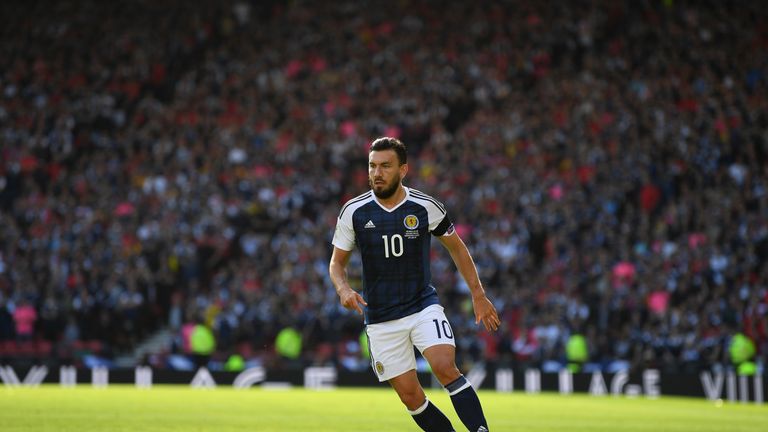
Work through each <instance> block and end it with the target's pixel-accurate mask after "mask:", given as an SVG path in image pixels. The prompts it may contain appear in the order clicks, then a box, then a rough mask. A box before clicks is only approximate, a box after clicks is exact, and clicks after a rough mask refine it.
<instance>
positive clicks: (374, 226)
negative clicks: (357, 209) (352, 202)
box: [365, 220, 376, 228]
mask: <svg viewBox="0 0 768 432" xmlns="http://www.w3.org/2000/svg"><path fill="white" fill-rule="evenodd" d="M365 228H376V225H374V224H373V221H372V220H369V221H368V223H367V224H365Z"/></svg>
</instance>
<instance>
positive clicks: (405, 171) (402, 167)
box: [400, 163, 408, 178]
mask: <svg viewBox="0 0 768 432" xmlns="http://www.w3.org/2000/svg"><path fill="white" fill-rule="evenodd" d="M406 174H408V164H407V163H404V164H402V165H400V178H404V177H405V175H406Z"/></svg>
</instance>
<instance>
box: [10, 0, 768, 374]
mask: <svg viewBox="0 0 768 432" xmlns="http://www.w3.org/2000/svg"><path fill="white" fill-rule="evenodd" d="M0 17H1V18H0V22H1V23H2V29H0V32H2V42H1V43H0V143H1V144H0V145H1V147H0V209H2V210H1V211H0V340H2V341H14V342H18V343H22V342H24V341H44V342H46V343H47V344H48V345H46V346H50V349H52V350H54V351H55V356H54V357H56V358H58V359H60V360H61V361H66V360H71V359H75V360H76V354H74V349H73V348H72V347H74V346H82V344H81V345H77V344H78V343H81V342H82V341H98V342H99V345H98V351H99V355H101V356H103V357H104V358H107V359H109V358H114V357H115V356H117V355H118V354H120V353H125V352H129V351H130V350H131V349H133V348H135V347H136V346H137V344H138V343H140V342H142V341H143V340H145V339H146V338H147V337H149V336H150V335H152V334H153V333H154V332H156V331H157V330H158V329H161V328H170V329H171V330H172V331H173V332H174V334H175V335H176V337H175V338H174V339H173V342H172V343H170V344H168V346H166V347H165V348H164V349H163V350H162V351H161V352H160V353H159V354H157V355H153V356H150V357H148V358H147V359H145V360H144V361H146V362H149V363H150V364H153V365H156V366H160V367H167V366H168V367H172V365H171V362H169V361H168V359H169V358H172V357H173V356H175V355H187V354H189V355H192V354H194V353H192V352H191V346H190V338H191V334H192V332H191V329H192V328H193V327H194V326H204V327H205V328H207V329H209V330H210V331H211V332H212V336H213V338H214V339H215V348H211V349H209V350H207V351H208V352H206V353H205V354H206V355H210V360H211V361H213V362H216V361H221V362H224V361H226V359H227V358H230V357H231V356H232V355H238V356H240V357H242V358H243V359H244V360H245V361H246V362H251V363H256V364H264V365H267V366H271V367H279V366H281V365H285V364H293V363H285V362H282V361H281V358H280V357H281V356H280V350H277V351H276V349H275V346H276V344H275V341H276V339H277V338H278V335H279V333H280V332H281V331H282V330H284V329H294V330H296V334H298V335H299V337H300V339H301V344H300V346H301V349H300V352H298V353H296V355H292V357H294V358H293V360H295V363H297V364H338V365H340V366H342V367H347V368H351V369H365V368H366V367H368V366H367V363H366V359H365V355H364V353H365V349H364V347H363V346H361V345H364V341H361V339H360V338H359V335H360V332H361V330H362V323H361V320H360V318H359V317H358V316H357V315H354V314H352V313H350V312H348V311H346V310H344V309H343V308H342V307H341V306H340V305H339V303H338V298H337V296H336V294H335V292H334V289H333V286H332V284H331V283H330V280H329V279H328V276H327V266H328V259H329V257H330V251H331V246H330V240H331V236H332V233H333V227H334V225H335V221H336V216H337V214H338V211H339V209H340V206H341V204H343V202H344V201H346V200H347V199H349V198H351V197H354V196H356V195H358V194H360V193H362V192H363V191H365V190H366V188H367V187H368V185H367V177H366V176H367V172H366V165H367V164H366V160H367V146H368V144H369V143H370V142H371V141H372V139H374V138H375V137H378V136H382V135H387V136H396V137H399V138H400V139H401V140H403V141H404V142H405V144H406V145H407V146H408V147H409V152H410V159H409V162H410V164H411V171H410V174H409V176H408V177H407V178H406V179H405V183H406V184H407V185H408V186H411V187H415V188H417V189H420V190H422V191H424V192H426V193H428V194H430V195H433V196H435V197H437V198H438V199H440V200H442V201H443V202H444V203H445V205H446V207H447V208H448V211H449V214H450V215H451V216H452V218H453V220H454V221H455V223H456V225H457V230H458V232H459V233H460V234H461V235H462V237H463V238H464V240H465V242H466V243H467V244H468V246H469V247H470V250H471V252H472V254H473V257H474V259H475V261H476V263H477V266H478V269H479V271H480V274H481V279H482V280H483V282H484V285H485V288H486V291H487V292H488V294H489V296H490V298H491V299H493V301H494V302H495V303H496V306H497V308H498V309H499V311H500V313H501V315H502V318H503V325H502V328H501V329H500V331H499V332H498V333H495V334H488V333H485V332H483V331H481V330H480V328H479V327H478V326H476V325H475V324H474V317H473V315H472V310H471V302H470V299H469V297H468V290H467V289H466V287H465V286H464V284H463V282H462V280H461V278H460V276H459V275H458V273H457V272H456V270H455V268H454V267H453V264H452V262H451V261H450V257H449V256H448V255H447V253H445V252H444V251H443V250H441V249H440V247H439V246H438V245H435V248H434V253H433V272H432V273H433V282H434V284H435V286H436V287H437V290H438V294H439V295H440V298H441V301H442V303H443V304H444V305H445V306H446V312H447V314H448V316H449V319H450V320H451V322H452V325H453V328H454V332H455V335H456V338H457V346H458V359H459V362H460V366H461V367H462V368H464V369H469V368H471V367H473V366H474V365H477V364H495V365H501V366H512V367H543V368H545V369H547V370H550V369H551V370H557V369H558V368H560V367H563V365H565V364H566V363H569V361H570V360H572V359H569V358H568V350H567V349H566V347H567V345H568V343H569V340H571V339H572V338H573V336H574V335H580V336H583V339H584V341H585V342H586V347H585V348H586V351H587V353H588V356H587V358H586V359H583V361H582V362H583V363H584V364H585V366H587V365H589V366H590V367H592V368H597V369H601V370H617V369H630V370H636V369H639V368H645V367H655V368H659V369H662V370H664V371H669V372H694V371H698V370H701V369H710V368H719V367H729V365H730V363H731V359H730V357H729V353H728V347H729V343H730V341H731V340H732V338H733V336H734V335H735V334H743V335H746V337H748V338H749V339H750V340H751V341H753V343H754V345H755V347H756V349H755V351H756V354H755V356H754V360H755V361H756V362H757V363H758V364H761V365H763V364H765V361H766V358H767V356H768V266H767V265H766V264H765V263H766V262H768V97H767V96H768V93H767V92H766V89H767V88H768V20H767V18H768V13H767V12H766V11H765V9H764V8H761V7H760V5H759V4H757V3H755V2H721V1H705V2H695V3H691V2H678V1H673V0H666V1H650V0H649V1H618V2H617V1H607V0H606V1H603V0H589V1H588V0H583V1H575V2H566V3H564V4H561V3H555V2H528V1H520V2H512V1H506V2H490V1H478V2H469V3H467V2H449V3H447V4H446V3H445V2H437V1H429V0H412V1H404V2H395V3H392V4H390V3H378V2H353V1H349V2H333V3H330V4H324V3H323V2H303V1H297V2H247V1H225V2H213V1H199V0H198V1H191V2H183V3H181V2H163V3H161V4H155V3H154V2H150V1H146V0H140V1H132V2H124V1H117V2H109V3H103V2H96V1H82V2H73V3H67V2H56V3H54V4H49V3H47V2H35V1H32V2H28V3H26V4H24V5H11V4H2V5H0ZM359 271H360V270H359V257H358V256H356V255H354V258H353V262H352V264H351V266H350V277H351V278H352V280H353V281H354V282H355V283H359V276H360V274H359ZM207 345H210V344H207ZM0 357H2V355H0ZM206 361H207V358H206ZM169 365H170V366H169Z"/></svg>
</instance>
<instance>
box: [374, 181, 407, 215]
mask: <svg viewBox="0 0 768 432" xmlns="http://www.w3.org/2000/svg"><path fill="white" fill-rule="evenodd" d="M403 189H405V196H404V197H403V199H402V200H401V201H400V202H399V203H397V204H396V205H395V206H394V207H392V208H391V209H390V208H386V207H384V205H383V204H381V203H380V202H379V199H378V198H377V197H376V194H375V193H373V190H371V196H372V197H373V200H374V201H375V202H376V204H378V205H379V207H381V209H382V210H384V211H385V212H388V213H392V212H393V211H395V210H397V209H398V208H399V207H400V206H401V205H403V203H404V202H406V201H408V198H410V197H411V190H410V189H408V188H407V187H405V186H403Z"/></svg>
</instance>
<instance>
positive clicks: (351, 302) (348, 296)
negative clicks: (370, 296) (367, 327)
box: [338, 288, 368, 315]
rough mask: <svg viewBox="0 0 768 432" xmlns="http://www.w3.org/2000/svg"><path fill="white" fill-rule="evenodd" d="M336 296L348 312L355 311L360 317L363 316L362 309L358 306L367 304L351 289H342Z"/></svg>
mask: <svg viewBox="0 0 768 432" xmlns="http://www.w3.org/2000/svg"><path fill="white" fill-rule="evenodd" d="M338 294H339V300H340V301H341V305H342V306H344V307H345V308H347V309H349V310H356V311H357V313H358V314H360V315H362V314H363V308H361V307H360V306H361V305H362V306H368V303H366V302H365V300H363V296H361V295H360V294H359V293H358V292H357V291H355V290H353V289H352V288H343V289H341V291H339V293H338Z"/></svg>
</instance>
